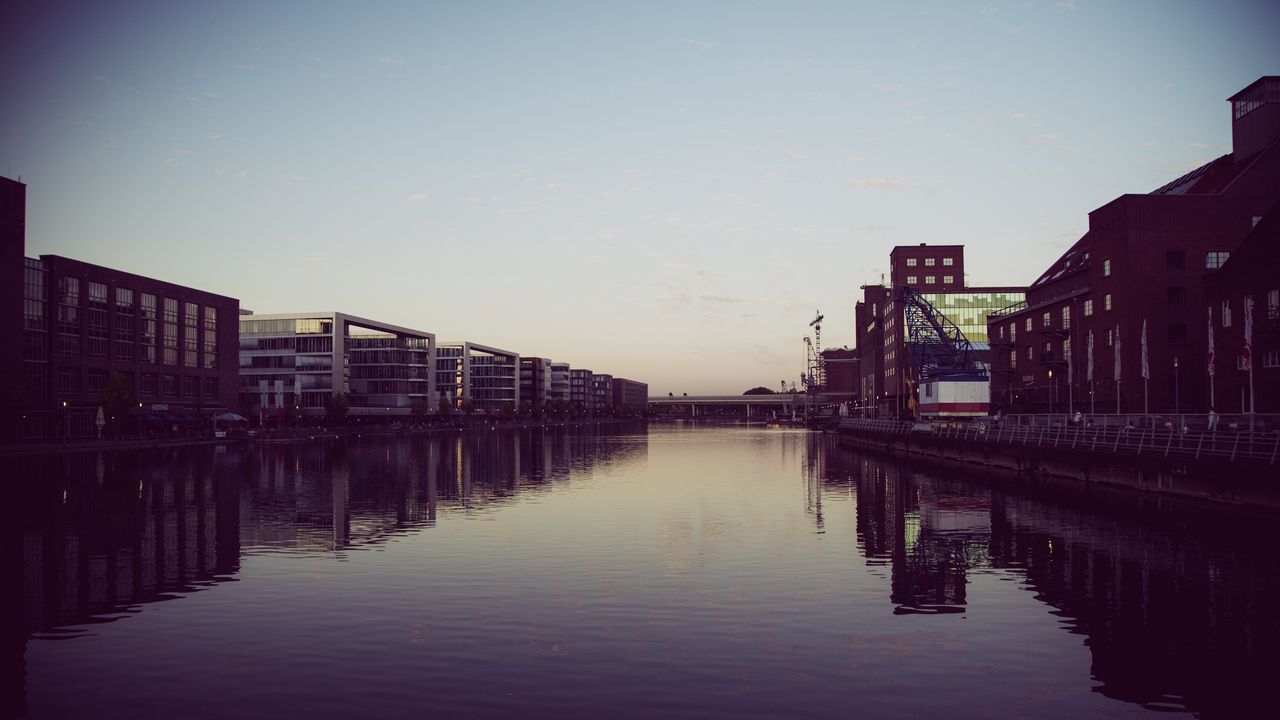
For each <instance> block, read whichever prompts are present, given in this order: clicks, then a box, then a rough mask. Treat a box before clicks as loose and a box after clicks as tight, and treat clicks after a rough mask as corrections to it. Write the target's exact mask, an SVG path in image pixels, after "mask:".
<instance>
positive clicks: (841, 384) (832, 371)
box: [822, 348, 861, 402]
mask: <svg viewBox="0 0 1280 720" xmlns="http://www.w3.org/2000/svg"><path fill="white" fill-rule="evenodd" d="M822 365H823V367H824V368H826V372H825V374H826V377H827V384H826V386H824V387H823V388H822V392H824V393H826V394H828V395H832V394H834V395H838V396H839V400H840V402H852V401H855V400H857V399H858V395H859V392H858V387H859V384H860V382H861V379H860V377H859V372H858V351H857V350H850V349H849V348H828V349H826V350H823V351H822Z"/></svg>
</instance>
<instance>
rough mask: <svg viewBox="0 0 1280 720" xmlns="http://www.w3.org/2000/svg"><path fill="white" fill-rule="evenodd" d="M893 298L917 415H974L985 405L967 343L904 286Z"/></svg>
mask: <svg viewBox="0 0 1280 720" xmlns="http://www.w3.org/2000/svg"><path fill="white" fill-rule="evenodd" d="M898 299H899V301H900V302H901V303H902V307H903V310H904V313H903V314H904V316H905V321H906V344H907V347H908V348H909V349H910V350H911V356H912V359H913V360H914V361H915V367H916V378H917V380H918V381H919V388H920V398H919V400H918V407H919V408H920V414H921V416H932V417H943V416H945V417H977V416H983V415H986V414H987V411H988V410H989V409H990V407H991V385H990V377H989V374H988V371H987V366H986V364H985V363H984V362H983V361H982V359H981V358H979V356H978V352H977V350H975V349H974V347H973V343H971V342H969V338H967V337H965V334H964V332H963V331H961V330H960V328H959V326H957V325H956V324H955V323H954V322H952V321H951V320H950V318H948V317H947V316H946V315H944V314H942V312H940V311H939V310H938V308H936V307H934V305H933V303H931V302H929V301H928V300H927V299H926V298H925V297H924V296H923V295H922V294H920V293H918V292H916V291H915V290H913V289H912V288H910V287H903V288H902V289H901V290H900V292H899V294H898Z"/></svg>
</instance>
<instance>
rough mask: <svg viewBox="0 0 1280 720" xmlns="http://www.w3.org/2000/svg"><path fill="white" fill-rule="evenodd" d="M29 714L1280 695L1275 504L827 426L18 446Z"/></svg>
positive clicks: (9, 612)
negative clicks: (1000, 472) (1046, 478)
mask: <svg viewBox="0 0 1280 720" xmlns="http://www.w3.org/2000/svg"><path fill="white" fill-rule="evenodd" d="M9 463H10V467H9V468H8V470H7V471H6V475H8V476H9V477H8V480H7V482H6V484H5V486H4V487H3V493H4V501H3V504H0V520H2V521H3V523H2V527H0V532H2V533H3V534H0V553H3V554H2V555H0V572H2V573H3V574H2V575H0V588H2V589H0V716H5V717H10V716H16V717H24V716H25V717H31V718H58V717H94V718H112V717H120V718H139V717H165V718H169V717H182V718H205V717H208V718H214V717H216V718H281V717H306V718H328V717H334V718H337V717H362V718H376V717H404V716H407V715H431V716H434V717H513V716H514V717H561V718H565V717H606V716H607V717H653V716H659V715H660V716H663V717H688V718H694V717H697V718H718V717H732V718H742V717H762V718H763V717H787V718H807V717H848V716H854V715H856V716H859V717H886V718H919V717H925V718H929V717H947V718H989V717H1037V718H1040V717H1134V716H1144V715H1146V716H1149V715H1152V714H1153V712H1155V711H1163V712H1169V711H1173V712H1182V713H1192V714H1195V715H1198V716H1202V717H1235V716H1257V715H1268V714H1269V712H1270V710H1269V707H1270V705H1271V704H1272V703H1273V699H1274V698H1273V695H1274V693H1273V692H1272V690H1271V688H1272V687H1273V686H1274V684H1275V678H1276V677H1277V670H1280V660H1277V657H1276V655H1277V653H1276V648H1277V640H1278V639H1280V626H1278V624H1277V614H1276V610H1277V607H1278V606H1277V601H1276V598H1277V592H1276V591H1277V589H1280V588H1278V587H1277V585H1278V584H1280V572H1277V571H1278V570H1280V559H1278V556H1277V553H1276V552H1275V550H1274V549H1273V546H1274V543H1275V530H1274V527H1275V525H1274V517H1265V516H1262V517H1258V516H1253V515H1250V514H1247V513H1241V512H1237V511H1221V510H1216V509H1213V508H1209V507H1206V506H1203V505H1197V504H1183V503H1174V502H1170V501H1167V500H1161V501H1156V500H1153V499H1150V498H1147V499H1142V500H1137V499H1135V498H1133V497H1131V496H1128V495H1110V494H1105V493H1097V492H1096V491H1095V492H1093V493H1091V494H1089V495H1085V496H1082V495H1081V494H1080V493H1060V492H1058V491H1052V490H1048V489H1036V490H1028V489H1017V488H1011V487H1009V486H999V485H993V484H991V483H988V482H986V481H985V480H983V479H982V478H974V477H964V476H960V475H958V474H957V471H955V470H946V469H943V470H938V469H930V468H926V467H913V466H911V465H909V464H906V463H903V462H901V461H898V460H892V459H884V458H878V457H874V456H869V455H862V454H859V453H856V452H854V451H850V450H847V449H842V448H839V447H836V446H834V445H832V444H831V443H830V441H829V439H826V438H823V437H822V436H820V435H813V434H809V433H805V432H802V431H794V430H773V429H764V428H748V427H721V428H716V427H711V428H707V427H699V428H693V427H692V426H689V425H667V426H661V425H655V426H653V427H652V428H650V429H648V430H647V431H646V429H645V428H644V427H643V426H641V427H638V428H635V427H632V428H620V429H612V430H596V431H582V432H569V433H566V432H562V431H560V432H552V431H545V432H543V431H510V432H501V431H491V432H474V433H472V434H468V435H464V436H461V437H459V436H456V435H450V436H441V437H430V438H428V437H418V438H378V437H365V438H361V439H358V440H353V441H350V442H334V441H329V442H319V441H317V442H315V443H312V444H305V445H294V446H256V447H244V448H227V449H221V450H215V449H209V448H200V449H186V450H179V451H164V452H149V453H136V454H125V453H120V454H111V455H106V456H101V457H94V456H91V455H85V456H76V455H73V456H66V457H58V458H48V459H42V460H27V461H22V462H15V461H9Z"/></svg>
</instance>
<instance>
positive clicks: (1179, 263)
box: [1164, 250, 1187, 270]
mask: <svg viewBox="0 0 1280 720" xmlns="http://www.w3.org/2000/svg"><path fill="white" fill-rule="evenodd" d="M1164 266H1165V268H1167V269H1169V270H1185V269H1186V267H1187V253H1186V252H1184V251H1182V250H1166V251H1165V253H1164Z"/></svg>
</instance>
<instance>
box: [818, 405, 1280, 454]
mask: <svg viewBox="0 0 1280 720" xmlns="http://www.w3.org/2000/svg"><path fill="white" fill-rule="evenodd" d="M1056 417H1059V418H1061V416H1056ZM839 429H840V430H842V431H848V432H856V433H869V434H879V435H905V436H913V437H921V438H925V437H927V438H937V439H943V440H954V441H959V442H972V443H984V444H989V445H1017V446H1022V447H1040V448H1056V449H1059V450H1067V451H1070V452H1086V453H1107V454H1112V455H1130V456H1142V457H1178V458H1183V459H1197V460H1198V459H1202V458H1219V459H1225V460H1228V461H1231V462H1235V461H1237V460H1254V461H1262V462H1265V463H1267V464H1270V465H1274V464H1275V463H1276V459H1277V457H1280V432H1274V431H1273V432H1246V431H1241V430H1236V431H1232V430H1224V429H1222V428H1221V425H1220V426H1219V429H1218V430H1216V431H1210V430H1188V431H1185V432H1183V431H1180V430H1178V429H1169V428H1163V427H1136V426H1134V427H1131V426H1128V425H1125V426H1119V427H1117V426H1103V425H1085V424H1083V423H1081V424H1072V423H1064V424H1058V425H1052V424H1031V423H1027V424H1017V423H1007V422H969V423H959V422H955V423H925V422H915V423H913V422H899V421H896V420H863V419H848V420H843V421H841V422H840V424H839Z"/></svg>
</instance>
